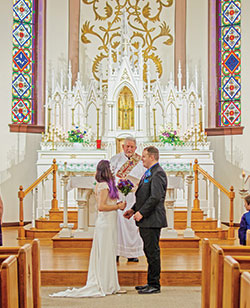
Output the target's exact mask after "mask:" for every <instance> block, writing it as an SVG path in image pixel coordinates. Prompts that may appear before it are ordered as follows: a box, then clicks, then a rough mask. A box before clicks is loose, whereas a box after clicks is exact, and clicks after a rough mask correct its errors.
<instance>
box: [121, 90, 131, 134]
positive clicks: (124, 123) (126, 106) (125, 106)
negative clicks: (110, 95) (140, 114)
mask: <svg viewBox="0 0 250 308" xmlns="http://www.w3.org/2000/svg"><path fill="white" fill-rule="evenodd" d="M118 128H119V129H124V130H125V129H133V128H134V96H133V94H132V92H131V91H130V90H129V88H128V87H124V88H123V89H122V90H121V92H120V94H119V98H118Z"/></svg>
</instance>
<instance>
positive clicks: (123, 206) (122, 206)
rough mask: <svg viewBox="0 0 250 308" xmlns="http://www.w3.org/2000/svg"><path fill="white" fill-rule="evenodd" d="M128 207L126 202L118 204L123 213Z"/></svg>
mask: <svg viewBox="0 0 250 308" xmlns="http://www.w3.org/2000/svg"><path fill="white" fill-rule="evenodd" d="M126 205H127V202H126V201H125V202H119V203H118V209H119V210H122V211H123V210H124V209H125V207H126Z"/></svg>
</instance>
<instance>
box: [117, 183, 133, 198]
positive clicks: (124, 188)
mask: <svg viewBox="0 0 250 308" xmlns="http://www.w3.org/2000/svg"><path fill="white" fill-rule="evenodd" d="M133 187H134V184H133V183H132V182H131V181H130V180H120V181H119V182H118V185H117V188H118V189H119V190H120V192H121V193H122V194H123V195H124V196H127V195H128V194H129V193H130V192H131V190H132V189H133Z"/></svg>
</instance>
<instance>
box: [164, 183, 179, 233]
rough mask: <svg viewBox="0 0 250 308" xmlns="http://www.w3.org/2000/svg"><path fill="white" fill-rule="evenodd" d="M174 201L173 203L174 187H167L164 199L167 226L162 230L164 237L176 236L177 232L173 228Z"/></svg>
mask: <svg viewBox="0 0 250 308" xmlns="http://www.w3.org/2000/svg"><path fill="white" fill-rule="evenodd" d="M174 203H175V188H168V189H167V194H166V199H165V206H166V215H167V222H168V228H167V230H166V231H165V232H164V237H165V238H177V237H178V233H177V231H176V230H175V229H174Z"/></svg>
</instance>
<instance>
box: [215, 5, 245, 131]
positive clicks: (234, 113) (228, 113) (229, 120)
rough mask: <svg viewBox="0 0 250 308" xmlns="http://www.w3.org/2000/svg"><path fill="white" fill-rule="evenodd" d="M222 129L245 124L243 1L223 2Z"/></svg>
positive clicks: (220, 43) (220, 14)
mask: <svg viewBox="0 0 250 308" xmlns="http://www.w3.org/2000/svg"><path fill="white" fill-rule="evenodd" d="M218 9H219V14H218V15H219V27H218V30H219V49H218V52H219V54H218V56H219V70H218V72H219V106H218V109H219V117H218V126H221V127H230V126H231V127H232V126H240V125H241V75H240V74H241V28H240V23H241V1H240V0H232V1H230V0H219V1H218Z"/></svg>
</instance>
